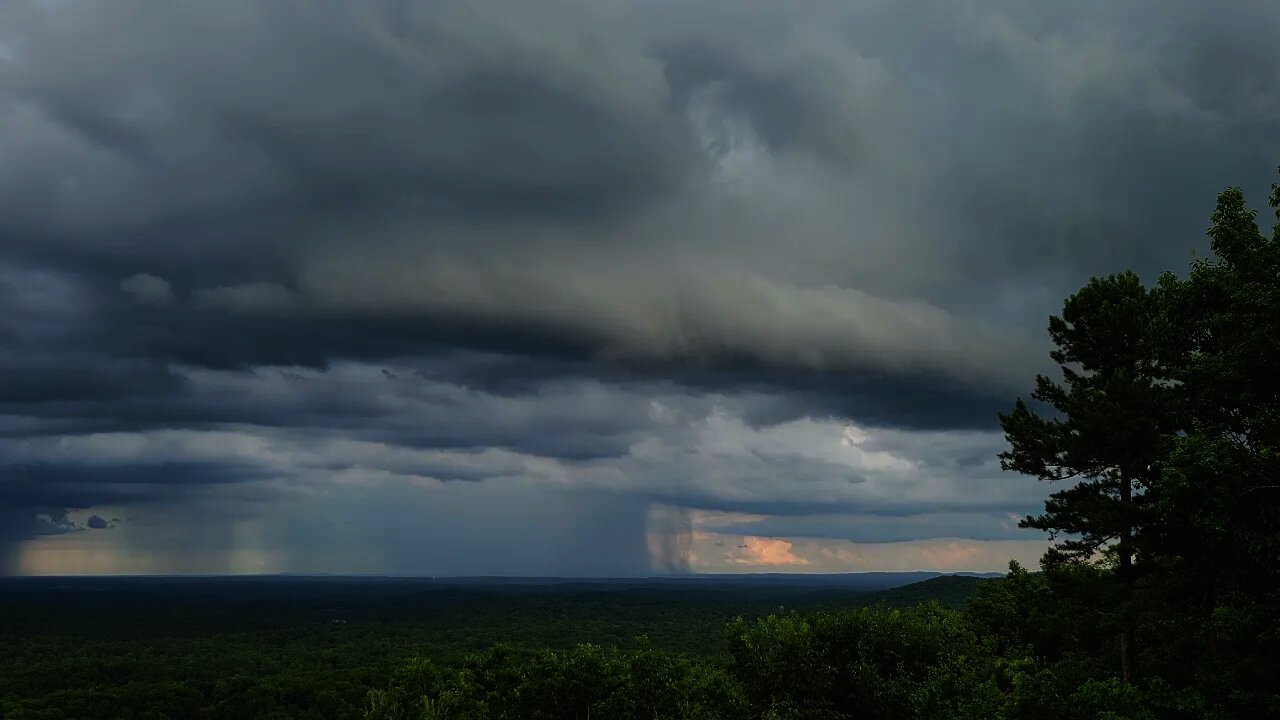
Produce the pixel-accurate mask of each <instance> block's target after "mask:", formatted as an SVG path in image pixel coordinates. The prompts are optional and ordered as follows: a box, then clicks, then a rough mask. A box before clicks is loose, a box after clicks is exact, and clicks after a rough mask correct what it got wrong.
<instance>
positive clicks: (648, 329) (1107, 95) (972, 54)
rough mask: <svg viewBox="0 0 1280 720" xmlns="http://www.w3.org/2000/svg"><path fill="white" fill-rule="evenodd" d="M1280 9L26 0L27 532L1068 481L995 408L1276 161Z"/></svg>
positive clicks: (9, 281) (618, 508)
mask: <svg viewBox="0 0 1280 720" xmlns="http://www.w3.org/2000/svg"><path fill="white" fill-rule="evenodd" d="M1277 29H1280V7H1277V6H1276V5H1275V4H1274V3H1271V2H1265V1H1263V0H1251V1H1250V2H1245V3H1242V4H1238V5H1236V6H1235V7H1234V10H1233V12H1231V13H1223V12H1213V11H1211V10H1209V9H1205V8H1204V7H1203V6H1202V4H1201V3H1194V2H1190V0H1174V1H1172V2H1161V3H1158V4H1157V3H1154V2H1140V3H1131V4H1126V5H1123V6H1121V5H1117V4H1115V3H1103V2H1086V3H1076V4H1074V5H1073V6H1072V7H1071V9H1070V11H1067V10H1066V9H1062V8H1057V7H1051V6H1048V5H1046V4H1044V3H1035V2H1030V0H1002V1H1001V2H994V3H971V2H944V1H942V0H921V1H920V2H914V3H900V2H888V1H879V0H868V1H867V2H857V3H835V2H827V1H826V0H810V1H808V2H802V3H788V4H778V3H772V2H764V0H749V1H748V2H741V3H733V4H731V5H727V4H725V3H717V2H703V1H700V0H699V1H695V2H673V1H668V0H660V1H658V2H638V1H635V0H609V1H607V2H592V3H586V2H576V1H573V0H540V1H539V2H536V3H527V2H514V0H483V1H481V2H474V1H468V2H454V1H452V0H447V1H445V2H430V3H427V2H407V1H401V0H381V1H377V2H367V3H358V4H352V3H346V2H337V1H336V0H306V1H304V0H281V1H280V2H252V1H250V0H234V1H232V2H222V3H216V4H210V3H195V2H175V3H167V4H164V5H163V6H157V5H156V4H154V3H146V2H141V0H120V1H119V2H112V3H92V2H80V1H76V0H62V1H59V2H52V1H49V0H45V1H37V0H30V1H25V0H14V1H13V2H8V3H4V4H3V5H2V6H0V572H18V571H24V572H25V571H31V569H32V567H34V566H33V565H32V564H31V563H32V562H34V561H31V562H27V561H23V560H22V558H23V556H24V553H37V554H38V547H51V545H49V544H48V543H52V542H65V543H71V542H73V541H74V542H75V543H79V544H81V545H84V544H85V543H124V545H119V547H117V550H120V548H125V547H127V546H128V543H130V542H134V541H135V540H136V542H137V543H138V546H139V547H140V546H141V545H144V544H148V543H153V541H154V539H155V538H160V537H167V538H169V539H170V544H171V545H174V546H175V547H176V548H177V550H175V552H177V553H179V556H175V557H173V558H169V559H167V560H165V561H164V562H160V561H157V563H159V564H158V565H147V566H146V567H147V568H151V569H156V568H158V569H160V570H165V569H173V566H180V565H182V562H181V559H180V553H181V552H182V548H183V547H187V549H188V550H189V551H190V553H191V557H194V556H195V554H197V553H205V555H202V557H206V556H207V557H213V556H211V555H208V553H215V554H216V552H222V553H224V555H221V556H218V557H220V558H223V559H216V558H215V559H211V560H208V563H207V564H206V565H204V567H209V568H213V569H217V570H222V571H226V570H227V568H234V567H241V566H242V565H236V563H234V562H230V561H226V562H224V560H225V558H226V557H230V556H229V555H225V553H228V552H232V551H233V550H236V548H240V550H243V548H245V547H248V546H249V545H252V546H253V547H254V548H257V549H256V550H255V551H254V552H256V553H257V554H256V555H254V556H253V557H254V558H256V559H255V560H253V561H252V562H249V561H248V560H244V558H246V557H248V556H247V555H245V554H244V552H241V553H240V555H237V556H236V557H240V558H241V560H238V561H236V562H241V561H243V562H245V563H248V565H243V566H244V567H277V568H285V569H287V568H296V567H310V568H315V567H317V565H316V563H317V562H318V560H317V558H324V557H333V553H332V552H331V551H326V550H324V549H323V548H325V547H330V545H331V544H332V543H335V542H338V541H337V540H334V538H336V537H344V538H345V539H343V540H342V543H345V544H347V545H351V544H352V543H354V544H356V545H361V543H363V546H366V547H367V549H368V551H369V552H368V553H366V555H365V556H362V557H366V558H367V557H373V556H376V557H377V558H381V559H379V560H378V561H377V562H372V561H370V562H372V564H368V563H364V560H360V563H364V564H360V565H359V566H360V567H361V568H364V569H367V570H370V571H387V572H392V571H394V572H400V571H408V570H407V569H412V570H413V571H421V572H436V571H437V570H439V569H441V568H449V571H450V572H458V573H465V572H471V571H476V572H479V571H480V570H481V569H483V571H484V572H530V573H553V574H554V573H560V572H565V573H568V572H584V573H608V572H610V567H613V568H614V570H615V571H616V572H620V573H622V572H626V573H631V572H644V571H646V570H647V569H658V570H664V571H669V570H683V569H685V565H686V564H687V558H688V557H689V556H691V555H692V556H705V554H706V553H707V552H710V550H708V547H709V548H715V547H718V546H716V545H714V544H711V545H709V546H708V547H703V544H700V541H697V540H696V538H697V537H699V536H698V533H700V532H702V533H706V532H711V531H710V530H708V528H707V527H704V526H701V525H699V523H700V522H705V521H706V519H707V518H710V517H716V516H715V515H714V513H736V514H737V515H736V516H735V517H738V519H737V520H735V521H734V523H732V524H731V525H725V526H722V527H720V528H719V529H718V530H716V532H726V533H729V534H730V535H732V534H733V533H737V534H738V535H739V536H740V537H764V538H766V539H767V538H770V537H774V536H777V537H779V538H780V537H782V536H784V535H785V536H786V537H787V538H792V539H795V538H809V539H810V540H812V541H813V542H818V541H820V540H822V539H831V540H837V539H838V540H841V541H851V542H859V543H884V542H910V541H913V540H921V541H925V540H939V539H940V538H958V539H960V540H969V541H973V542H979V541H981V542H1004V541H1012V540H1013V539H1015V538H1025V537H1026V535H1025V534H1018V533H1015V532H1014V531H1012V530H1011V529H1010V528H1009V527H1007V525H1008V517H1009V516H1010V515H1019V514H1022V513H1026V512H1029V511H1033V510H1034V509H1035V507H1036V504H1037V502H1038V498H1040V497H1042V496H1043V492H1044V490H1043V488H1037V487H1035V486H1034V483H1032V482H1031V481H1030V480H1025V479H1018V478H1013V477H1008V476H1002V475H1001V474H1000V473H999V472H998V466H997V464H996V463H995V459H994V454H995V453H996V452H998V451H999V449H1000V442H1001V439H1000V437H999V434H998V431H997V429H996V428H995V417H994V414H995V412H997V411H998V410H1002V409H1005V408H1006V407H1008V406H1009V405H1010V404H1011V402H1012V400H1013V398H1014V397H1015V396H1017V395H1018V394H1021V393H1025V392H1026V391H1027V390H1028V389H1029V388H1030V387H1031V380H1032V377H1033V376H1034V373H1035V372H1036V371H1037V370H1042V369H1044V367H1045V353H1046V350H1047V347H1046V338H1045V334H1044V332H1043V328H1044V325H1045V318H1046V316H1047V315H1048V314H1049V313H1050V312H1053V311H1055V310H1057V309H1058V308H1059V307H1060V303H1061V300H1062V298H1063V297H1064V296H1065V295H1066V294H1068V293H1069V292H1070V291H1071V290H1073V289H1074V288H1075V287H1077V286H1079V285H1080V284H1082V283H1083V282H1084V281H1085V280H1087V279H1088V277H1090V276H1091V275H1094V274H1102V273H1108V272H1113V271H1118V270H1122V269H1127V268H1133V269H1136V270H1138V271H1139V272H1141V273H1142V274H1144V275H1145V276H1147V277H1152V276H1153V275H1154V273H1156V272H1158V271H1161V270H1164V269H1175V270H1180V269H1181V268H1183V267H1184V266H1185V264H1186V260H1187V255H1188V251H1190V250H1191V249H1192V248H1202V247H1203V246H1204V242H1203V238H1202V233H1201V228H1203V227H1204V226H1205V224H1206V221H1207V216H1208V212H1209V210H1210V209H1211V204H1212V200H1213V196H1214V194H1215V193H1216V192H1217V191H1219V190H1220V189H1222V188H1224V187H1226V186H1228V185H1235V184H1241V185H1245V186H1246V190H1251V191H1252V194H1253V196H1254V197H1255V198H1261V197H1262V193H1261V192H1260V189H1261V188H1262V187H1264V186H1265V185H1266V183H1268V182H1269V181H1270V171H1271V169H1272V168H1273V167H1274V165H1275V163H1276V162H1280V69H1278V68H1277V66H1276V64H1275V63H1274V62H1271V61H1270V58H1271V56H1272V54H1273V52H1272V51H1273V45H1274V42H1273V41H1274V36H1275V31H1276V30H1277ZM445 486H448V487H449V488H450V489H449V490H447V491H441V490H440V488H442V487H445ZM432 488H434V490H433V489H432ZM433 492H435V493H437V494H436V495H432V494H431V493H433ZM441 492H443V493H444V494H443V495H441V494H440V493H441ZM357 496H359V498H361V499H360V500H359V502H356V500H355V498H357ZM446 496H447V497H448V498H449V499H448V500H447V501H446V500H440V504H439V505H438V506H434V507H436V510H434V511H433V510H431V507H433V506H432V505H431V502H432V501H431V500H429V499H424V498H431V497H446ZM325 498H327V500H326V499H325ZM344 498H345V499H344ZM514 498H521V500H520V501H519V502H517V501H516V500H514ZM352 503H355V506H357V507H359V508H361V512H363V513H367V514H368V515H369V516H371V517H374V518H376V517H379V513H382V512H386V513H388V514H387V515H385V517H391V516H392V514H391V510H390V509H391V508H404V507H409V506H412V507H419V506H421V507H422V509H421V512H419V514H418V515H417V516H416V517H418V518H419V522H418V523H417V524H416V525H415V523H414V521H413V519H412V518H413V517H415V516H414V515H404V514H395V517H397V518H399V519H397V520H396V523H395V524H394V526H392V525H385V524H379V523H378V522H375V521H374V520H372V519H370V517H361V518H354V519H353V518H352V517H350V512H349V508H350V507H351V506H352ZM423 503H425V505H423ZM521 506H523V507H526V508H529V510H528V513H527V518H526V519H524V520H522V519H521V518H520V517H519V513H515V511H514V510H513V509H512V508H518V507H521ZM301 508H306V509H307V510H306V512H302V510H301ZM444 508H448V511H447V512H446V511H445V510H444ZM653 508H668V510H660V511H654V510H653ZM68 512H71V513H72V515H71V516H68V514H67V513H68ZM91 512H92V513H94V514H93V515H91V516H90V515H88V513H91ZM655 512H657V513H658V514H657V515H655V514H654V513H655ZM76 513H81V515H84V516H85V517H89V519H88V520H85V519H79V520H77V519H75V518H80V517H81V515H76ZM116 513H124V515H125V516H126V517H127V519H128V520H129V522H126V523H123V524H122V525H121V526H120V527H119V528H117V529H116V530H117V531H116V532H111V533H62V535H67V536H68V538H59V537H57V536H54V535H51V534H49V530H50V528H68V527H71V526H72V525H73V524H75V525H76V526H77V527H79V526H81V525H83V523H89V525H88V526H89V527H95V526H96V525H95V524H94V522H93V521H92V517H97V518H98V522H97V524H101V521H102V518H103V517H112V516H114V514H116ZM344 513H345V514H344ZM513 513H515V514H513ZM664 513H665V514H664ZM708 513H711V514H708ZM459 514H461V515H465V516H467V517H468V518H469V520H468V521H467V524H466V525H465V527H464V526H462V525H458V524H456V523H455V524H450V522H452V521H448V519H449V518H456V517H458V516H459ZM659 516H660V517H659ZM196 518H200V519H199V520H196ZM557 518H561V519H557ZM655 518H657V519H655ZM700 518H701V520H700ZM673 519H674V520H673ZM77 523H79V524H77ZM246 523H247V524H246ZM353 523H354V524H353ZM669 526H670V527H669ZM249 527H252V528H253V529H252V531H250V530H248V529H246V528H249ZM343 527H347V528H358V530H349V531H346V532H348V534H349V536H342V534H341V531H340V530H338V529H340V528H343ZM390 527H394V530H389V529H387V528H390ZM566 527H572V528H576V529H575V530H574V531H573V532H566V531H564V528H566ZM147 528H153V530H147ZM323 528H338V529H331V530H324V529H323ZM646 528H647V529H646ZM197 529H198V531H197ZM658 531H661V532H658ZM149 532H150V533H152V534H151V535H148V534H147V533H149ZM654 532H658V534H663V535H664V536H670V537H666V539H664V540H662V541H661V542H659V543H658V545H657V546H656V547H659V548H661V549H663V550H662V552H660V553H658V556H660V557H657V558H656V559H654V558H650V560H653V564H654V567H652V568H645V567H644V566H645V564H646V562H647V561H646V560H645V559H644V558H645V552H646V551H645V547H646V537H647V536H648V535H653V534H654ZM130 533H133V535H130ZM351 533H354V534H351ZM73 534H74V535H75V537H74V538H71V537H69V536H70V535H73ZM461 537H466V538H469V539H468V540H467V542H466V543H456V545H457V547H458V550H457V552H456V553H455V554H452V555H450V554H448V553H444V552H443V551H439V552H437V551H436V550H430V551H429V550H428V548H438V547H440V546H442V545H443V544H446V543H449V542H451V540H450V538H461ZM726 537H728V536H726ZM130 538H135V540H130ZM182 538H185V540H182ZM537 538H541V539H542V540H541V541H545V542H544V544H542V545H538V543H537V542H534V540H535V539H537ZM601 538H608V540H607V541H602V540H601ZM753 542H755V541H753ZM787 542H792V540H788V541H787ZM806 542H808V541H802V540H795V541H794V542H792V544H791V545H788V546H787V547H788V548H790V549H788V550H787V551H786V553H782V552H781V550H780V549H781V548H782V547H783V546H782V545H780V544H776V543H775V544H768V543H764V544H761V543H757V545H756V546H752V547H757V546H758V548H766V549H768V548H773V549H775V550H777V552H775V553H774V555H770V557H775V558H776V557H791V556H792V555H794V554H795V553H797V552H799V551H801V550H803V549H805V548H808V547H809V545H806V544H805V543H806ZM948 542H949V541H948ZM42 543H44V544H43V545H42ZM326 543H329V544H326ZM531 543H532V544H531ZM663 543H666V544H663ZM184 544H185V545H184ZM246 544H248V545H246ZM724 544H725V545H726V546H731V545H736V544H737V543H736V542H734V543H728V542H726V543H724ZM650 545H652V543H650ZM84 547H85V548H88V549H86V550H85V551H84V552H85V553H91V552H92V548H93V547H95V546H94V545H92V544H89V545H84ZM102 547H105V545H104V546H102ZM517 547H525V548H529V547H541V548H542V550H539V551H537V552H534V551H532V550H530V551H528V552H525V553H524V554H521V553H518V552H515V551H513V550H511V548H517ZM815 547H816V546H815ZM947 547H950V546H947ZM605 548H612V550H608V551H606V550H605ZM103 552H105V550H104V551H103ZM120 552H124V550H120ZM237 552H239V551H237ZM245 552H247V551H245ZM762 552H763V550H762ZM813 552H817V550H814V551H813ZM984 552H985V551H984ZM272 553H274V554H272ZM610 553H613V554H612V555H611V554H610ZM650 554H651V555H652V552H651V551H650ZM269 555H270V557H273V558H276V560H273V561H272V562H273V563H275V564H271V563H267V560H265V559H264V558H267V557H268V556H269ZM68 556H69V555H68ZM33 557H34V555H33ZM77 557H81V555H77ZM84 557H88V556H87V555H85V556H84ZM611 557H614V558H615V559H616V562H615V564H614V565H613V566H611V565H610V562H612V561H611V560H610V558H611ZM762 557H763V556H762ZM795 557H801V556H799V555H795ZM813 557H814V559H813V560H812V562H811V563H810V566H811V567H816V566H821V567H824V568H827V567H830V566H831V565H830V562H834V561H831V560H830V558H828V559H827V560H824V561H821V562H820V561H819V559H817V556H816V555H815V556H813ZM831 557H836V556H835V555H832V556H831ZM939 557H941V556H939ZM947 557H953V558H959V559H961V560H963V558H965V557H976V556H973V555H972V554H966V552H959V551H957V552H955V553H952V554H951V555H948V556H947ZM983 557H986V556H985V555H984V556H983ZM573 558H583V559H582V560H581V562H578V561H576V560H573ZM673 558H676V559H673ZM704 559H705V558H704ZM741 559H742V558H736V559H735V558H731V557H729V556H725V557H724V558H721V559H720V560H722V561H723V562H721V564H720V565H715V564H714V563H712V564H711V565H709V566H708V567H723V568H732V567H734V566H735V565H740V564H741V563H738V562H737V560H741ZM801 559H805V558H803V557H801ZM277 561H278V562H277ZM828 561H830V562H828ZM958 561H959V560H958ZM202 562H203V561H202ZM352 562H355V561H354V560H353V561H352ZM717 562H719V561H717ZM806 562H809V561H808V560H806ZM824 562H825V563H827V564H823V563H824ZM166 563H167V564H166ZM228 563H229V564H228ZM255 563H256V564H255ZM264 563H266V564H264ZM798 564H803V563H798ZM93 567H106V566H102V565H93ZM138 567H142V566H141V565H139V566H138ZM37 569H38V568H37ZM73 569H74V568H73ZM337 569H341V568H337ZM692 569H695V570H696V569H698V568H696V567H695V568H692ZM440 571H441V572H443V570H440Z"/></svg>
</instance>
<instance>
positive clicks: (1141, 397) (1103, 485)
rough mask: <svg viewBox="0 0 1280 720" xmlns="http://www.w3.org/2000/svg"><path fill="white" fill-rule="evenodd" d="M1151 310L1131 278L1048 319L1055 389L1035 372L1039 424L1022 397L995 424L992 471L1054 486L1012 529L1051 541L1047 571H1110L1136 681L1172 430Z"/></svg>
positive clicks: (1113, 281)
mask: <svg viewBox="0 0 1280 720" xmlns="http://www.w3.org/2000/svg"><path fill="white" fill-rule="evenodd" d="M1158 308H1159V301H1158V297H1157V293H1155V292H1152V291H1149V290H1148V289H1147V288H1146V287H1144V286H1143V284H1142V282H1141V281H1140V280H1139V278H1138V276H1137V275H1135V274H1134V273H1132V272H1128V273H1122V274H1118V275H1111V276H1108V277H1105V278H1094V279H1093V280H1091V281H1090V282H1089V283H1088V284H1087V285H1086V286H1085V287H1083V288H1082V289H1080V290H1079V291H1078V292H1076V293H1075V294H1074V295H1072V296H1071V297H1070V298H1068V299H1067V301H1066V303H1065V305H1064V307H1063V312H1062V315H1061V316H1054V317H1051V318H1050V320H1049V334H1050V337H1051V338H1052V340H1053V342H1054V344H1055V346H1056V349H1055V350H1053V351H1052V352H1051V353H1050V357H1051V358H1052V359H1053V360H1054V362H1056V363H1058V364H1059V365H1060V366H1061V372H1062V382H1061V383H1058V382H1055V381H1054V380H1052V379H1050V378H1049V377H1046V376H1044V375H1040V376H1038V377H1037V378H1036V388H1035V391H1034V392H1033V393H1032V395H1031V397H1032V399H1033V400H1036V401H1038V402H1040V403H1043V404H1045V405H1047V406H1048V407H1047V409H1050V410H1052V411H1053V413H1052V414H1051V415H1049V416H1042V415H1040V414H1038V413H1037V412H1035V411H1033V410H1032V408H1031V407H1030V406H1028V405H1027V403H1026V402H1024V401H1023V400H1022V399H1019V400H1018V401H1017V404H1016V406H1015V407H1014V409H1013V411H1012V412H1010V413H1008V414H1002V415H1001V416H1000V423H1001V427H1002V428H1003V429H1004V432H1005V438H1006V440H1007V441H1008V443H1009V446H1010V449H1009V450H1007V451H1006V452H1003V453H1001V454H1000V460H1001V467H1002V468H1004V469H1005V470H1012V471H1016V472H1020V473H1024V474H1027V475H1032V476H1035V477H1037V478H1039V479H1041V480H1045V481H1048V482H1052V483H1064V482H1072V483H1073V484H1071V485H1070V487H1067V488H1065V489H1062V490H1058V491H1056V492H1054V493H1052V494H1051V495H1050V496H1049V498H1048V499H1047V500H1046V501H1045V512H1044V514H1042V515H1039V516H1034V517H1027V518H1025V519H1024V520H1023V521H1022V523H1021V526H1022V527H1028V528H1036V529H1040V530H1045V531H1047V532H1049V533H1050V536H1051V537H1052V538H1054V539H1055V540H1059V537H1060V536H1064V535H1065V536H1066V537H1063V538H1061V539H1060V540H1059V542H1058V543H1057V544H1056V545H1055V546H1054V547H1053V548H1051V550H1050V551H1049V553H1048V554H1047V555H1046V557H1045V565H1046V567H1052V566H1054V565H1057V564H1061V563H1071V562H1075V563H1106V564H1109V565H1110V564H1113V565H1114V567H1115V574H1114V578H1115V582H1116V589H1117V590H1118V591H1119V592H1118V593H1117V595H1118V599H1117V600H1116V601H1115V604H1116V607H1113V608H1111V611H1112V614H1113V616H1114V617H1115V618H1116V619H1117V620H1118V625H1119V629H1120V633H1119V634H1120V657H1121V672H1122V677H1123V678H1124V680H1125V682H1132V681H1133V680H1134V677H1135V667H1134V666H1135V662H1136V660H1135V652H1134V632H1133V628H1134V624H1135V618H1134V616H1133V612H1134V610H1133V587H1134V582H1135V577H1136V574H1135V567H1134V564H1135V559H1136V558H1140V557H1141V555H1140V552H1139V551H1140V548H1141V540H1142V538H1141V533H1142V531H1143V528H1144V526H1145V523H1146V517H1147V514H1148V509H1149V505H1150V501H1151V498H1152V497H1153V495H1152V491H1153V489H1154V483H1155V480H1156V478H1157V475H1158V473H1157V471H1156V469H1155V466H1156V465H1157V463H1158V461H1159V460H1160V459H1161V458H1162V457H1163V453H1164V451H1165V448H1166V446H1167V440H1168V435H1169V432H1170V430H1171V427H1170V421H1171V416H1170V415H1169V413H1168V412H1166V408H1165V407H1164V404H1165V399H1166V397H1167V391H1168V382H1167V371H1166V370H1165V369H1164V368H1163V367H1162V366H1161V365H1160V363H1159V362H1158V358H1159V357H1161V353H1160V352H1158V349H1159V338H1157V337H1155V335H1154V328H1155V323H1154V322H1153V321H1154V319H1155V318H1156V317H1157V311H1158Z"/></svg>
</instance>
